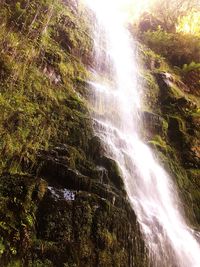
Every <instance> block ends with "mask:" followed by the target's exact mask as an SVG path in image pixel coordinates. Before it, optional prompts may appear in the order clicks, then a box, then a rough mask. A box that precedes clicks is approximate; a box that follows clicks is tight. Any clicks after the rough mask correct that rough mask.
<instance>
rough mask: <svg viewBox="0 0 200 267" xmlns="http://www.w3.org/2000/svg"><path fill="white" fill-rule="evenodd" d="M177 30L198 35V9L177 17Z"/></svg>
mask: <svg viewBox="0 0 200 267" xmlns="http://www.w3.org/2000/svg"><path fill="white" fill-rule="evenodd" d="M177 31H178V32H183V33H190V34H195V35H200V11H198V12H197V11H196V12H195V11H193V12H191V13H189V14H188V15H187V16H184V17H182V18H180V19H179V23H178V26H177Z"/></svg>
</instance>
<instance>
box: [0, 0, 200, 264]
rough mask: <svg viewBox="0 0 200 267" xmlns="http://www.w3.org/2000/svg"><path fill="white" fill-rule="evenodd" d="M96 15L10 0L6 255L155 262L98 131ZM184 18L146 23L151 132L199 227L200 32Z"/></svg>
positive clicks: (1, 214)
mask: <svg viewBox="0 0 200 267" xmlns="http://www.w3.org/2000/svg"><path fill="white" fill-rule="evenodd" d="M90 19H91V18H90V15H89V14H88V13H87V11H86V10H84V8H83V7H82V6H81V5H80V4H79V3H78V1H76V0H74V1H72V0H42V1H38V0H29V1H24V0H18V1H17V0H12V1H10V0H3V1H0V26H1V27H0V114H1V116H0V140H1V141H0V151H1V157H0V203H1V204H0V265H1V266H8V267H14V266H16V267H18V266H20V267H21V266H25V267H27V266H30V267H31V266H34V267H39V266H58V267H62V266H63V267H84V266H85V267H94V266H99V267H111V266H115V267H117V266H120V267H127V266H133V262H134V264H135V265H137V267H145V266H147V259H146V256H147V253H145V247H144V244H143V241H142V237H141V234H140V231H139V227H138V224H137V222H136V218H135V214H134V212H133V211H132V209H131V208H130V205H129V203H128V201H127V199H126V192H125V190H124V185H123V180H122V178H121V176H120V173H119V170H118V167H117V165H116V163H115V162H114V161H113V160H112V159H109V158H107V157H105V155H104V153H103V148H102V146H101V141H100V140H99V139H98V137H96V136H94V133H93V131H92V121H91V119H90V116H89V111H88V105H87V98H88V97H89V96H90V94H91V92H90V91H89V88H88V85H87V82H86V80H87V78H88V75H89V72H88V69H89V68H90V67H91V65H92V63H91V57H92V53H91V51H92V45H93V42H92V40H91V37H90V27H91V20H90ZM185 20H186V17H184V18H182V21H181V20H180V25H181V23H182V25H183V24H184V21H185ZM172 28H173V31H169V30H168V29H166V28H164V27H163V24H161V23H160V22H159V20H158V19H155V18H154V20H153V19H152V17H151V19H149V15H147V14H146V15H145V16H144V17H143V18H142V20H141V22H140V25H139V28H138V29H137V30H138V31H137V34H138V39H139V42H140V44H139V52H140V57H142V62H143V65H144V66H145V68H143V69H142V70H141V72H140V76H141V81H142V82H141V86H142V87H143V88H144V89H145V90H144V99H143V100H144V101H143V102H144V107H143V113H142V116H143V126H144V129H145V131H143V133H142V134H143V138H144V140H145V142H147V143H148V144H149V146H151V147H152V148H153V149H154V150H155V151H156V155H158V157H159V158H160V160H161V162H162V163H163V165H164V166H165V167H166V168H167V170H168V171H169V172H170V173H171V175H172V176H173V177H174V180H175V181H176V182H177V185H178V187H179V188H180V195H181V198H183V203H185V204H184V205H185V210H187V215H188V217H189V218H190V220H191V223H193V225H195V227H197V228H198V227H199V225H200V217H199V216H200V194H199V188H200V183H199V175H200V150H199V147H200V144H199V140H200V132H199V128H200V127H199V126H200V98H199V97H200V93H199V80H200V67H199V64H200V46H199V43H200V42H199V34H195V35H194V34H193V35H191V33H187V34H185V33H183V32H182V31H181V30H180V31H178V32H174V27H172Z"/></svg>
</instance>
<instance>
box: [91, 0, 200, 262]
mask: <svg viewBox="0 0 200 267" xmlns="http://www.w3.org/2000/svg"><path fill="white" fill-rule="evenodd" d="M86 2H87V5H88V7H89V8H90V9H92V11H93V12H94V13H95V14H96V17H97V22H98V23H97V25H96V29H95V34H94V36H95V37H94V42H95V49H96V59H95V60H96V65H97V68H96V70H94V71H96V76H99V75H100V73H98V70H99V69H102V68H98V67H101V66H104V69H106V71H107V72H108V73H109V75H110V76H111V77H110V78H111V79H112V83H108V82H105V81H103V80H102V81H100V82H99V83H96V82H95V83H94V82H90V84H91V88H93V90H94V97H95V101H94V104H95V107H94V109H96V111H97V114H98V115H97V114H96V115H94V121H95V124H94V130H95V131H96V133H97V135H98V136H99V137H100V138H101V140H102V142H103V143H104V145H105V147H106V148H107V151H106V153H107V154H108V156H109V157H112V158H113V159H114V160H116V162H117V163H118V165H119V167H120V169H121V172H122V175H123V177H124V182H125V186H126V190H127V193H128V196H129V199H130V202H131V205H132V207H133V209H134V211H135V213H136V215H137V218H138V221H139V223H140V226H141V231H142V232H143V235H144V239H145V242H146V246H147V247H148V248H149V253H150V260H151V266H154V267H170V266H171V267H172V266H173V267H200V246H199V244H198V242H197V240H196V239H195V237H194V236H193V232H192V229H190V228H189V227H188V226H187V224H186V222H185V219H184V217H183V215H182V214H181V211H180V208H179V206H180V205H179V199H178V197H177V193H176V187H175V185H174V184H173V182H172V181H171V178H170V177H169V176H168V175H167V173H166V172H165V171H164V169H163V168H162V167H161V166H160V165H159V163H158V162H157V160H156V159H155V157H154V155H153V153H152V152H151V150H150V149H149V147H148V146H147V145H145V144H144V143H143V142H142V141H141V140H140V137H139V134H138V124H140V119H139V116H138V110H139V109H140V96H139V92H138V85H137V72H136V67H137V64H136V59H135V55H134V53H135V51H134V43H133V42H132V41H131V40H132V39H131V37H130V35H129V31H128V30H127V29H126V27H125V25H124V20H123V16H122V15H121V13H120V12H119V9H118V8H117V4H116V3H118V2H119V1H116V2H115V1H114V0H113V1H112V0H107V1H104V0H86ZM102 34H103V38H104V39H103V42H102V41H101V42H100V40H102ZM152 262H153V264H152Z"/></svg>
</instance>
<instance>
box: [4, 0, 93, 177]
mask: <svg viewBox="0 0 200 267" xmlns="http://www.w3.org/2000/svg"><path fill="white" fill-rule="evenodd" d="M70 8H71V7H70V6H66V5H65V4H64V3H63V2H62V1H59V0H56V1H53V0H42V1H37V0H30V1H23V0H21V1H9V3H7V1H3V2H2V1H1V2H0V14H1V15H4V20H2V19H0V26H1V29H0V48H1V52H0V113H1V117H0V138H1V141H0V153H1V161H0V172H2V171H3V170H5V171H8V170H10V171H12V172H17V171H19V170H20V169H21V167H22V166H23V169H27V168H29V167H31V166H32V165H33V164H34V162H35V157H36V154H37V152H38V151H39V150H41V149H45V150H47V149H48V147H49V146H51V145H53V144H56V143H58V142H62V141H63V140H65V141H66V140H68V139H69V138H70V136H71V135H72V134H73V138H70V140H71V143H73V142H74V143H75V142H77V137H78V136H77V135H78V134H77V135H75V136H74V132H75V130H74V128H76V127H77V125H79V124H81V125H82V127H84V126H83V122H82V117H83V114H82V113H81V111H82V112H83V111H84V114H85V113H86V111H85V110H86V108H85V106H84V104H83V102H82V101H81V100H80V99H79V98H78V97H77V96H76V93H75V92H74V90H73V88H74V80H75V79H76V78H77V77H79V78H80V79H82V80H84V79H85V78H86V76H87V71H86V68H85V66H84V64H83V61H84V59H83V55H84V53H85V52H86V49H88V50H89V49H90V48H89V47H90V43H91V41H90V39H89V37H88V36H87V35H86V32H87V26H86V20H85V19H83V20H80V21H78V19H77V17H76V15H75V14H74V13H72V12H71V9H70ZM0 17H1V16H0ZM75 23H76V25H77V26H76V28H74V25H75ZM60 27H62V35H58V36H57V34H58V32H59V29H60ZM72 32H73V34H72ZM63 38H65V39H63ZM63 40H65V41H66V45H69V46H70V49H72V48H73V51H71V50H70V53H68V52H69V51H68V50H67V49H66V47H65V46H64V47H63V46H62V43H63ZM80 43H81V44H82V45H81V46H80ZM79 47H81V49H79ZM80 50H81V53H80ZM78 53H80V54H79V57H78V58H76V57H75V56H76V55H77V54H78ZM77 87H78V86H77ZM72 100H73V102H74V106H73V107H71V108H68V107H67V105H66V104H65V103H67V102H71V101H72ZM75 110H76V112H74V111H75ZM72 114H73V115H72ZM84 116H85V115H84ZM80 128H81V127H80ZM85 128H86V127H85ZM86 131H87V130H86ZM88 132H89V130H88ZM85 135H86V136H87V135H88V134H87V133H86V134H85ZM85 138H86V137H84V138H83V139H85ZM79 139H80V138H79ZM80 142H82V145H83V143H84V141H80Z"/></svg>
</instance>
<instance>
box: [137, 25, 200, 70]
mask: <svg viewBox="0 0 200 267" xmlns="http://www.w3.org/2000/svg"><path fill="white" fill-rule="evenodd" d="M140 39H141V40H142V41H143V42H144V43H145V44H146V45H147V46H148V47H149V48H151V49H152V50H153V51H154V52H156V53H157V54H160V55H161V56H163V57H165V58H166V59H167V60H168V62H169V63H170V64H171V65H173V66H179V67H182V66H183V65H184V64H190V63H191V62H192V61H196V62H198V61H200V38H199V37H197V36H191V35H190V34H187V35H186V34H182V33H168V32H166V31H164V30H162V29H161V28H159V29H158V30H156V31H147V32H144V33H141V35H140Z"/></svg>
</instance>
